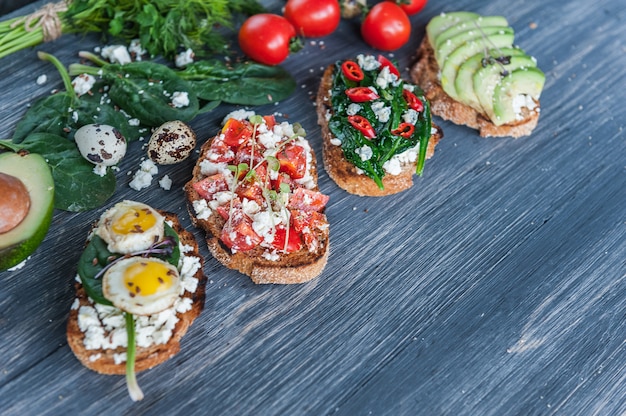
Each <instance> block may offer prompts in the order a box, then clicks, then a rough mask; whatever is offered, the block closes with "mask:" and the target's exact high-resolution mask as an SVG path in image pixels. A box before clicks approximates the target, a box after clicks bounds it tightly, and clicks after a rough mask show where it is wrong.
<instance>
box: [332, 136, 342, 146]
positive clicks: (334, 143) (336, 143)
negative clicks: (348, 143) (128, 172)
mask: <svg viewBox="0 0 626 416" xmlns="http://www.w3.org/2000/svg"><path fill="white" fill-rule="evenodd" d="M330 144H332V145H333V146H341V140H340V139H338V138H336V137H333V138H332V139H330Z"/></svg>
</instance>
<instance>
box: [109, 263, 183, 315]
mask: <svg viewBox="0 0 626 416" xmlns="http://www.w3.org/2000/svg"><path fill="white" fill-rule="evenodd" d="M102 294H103V295H104V297H105V298H106V299H108V300H110V301H111V303H113V305H114V306H115V307H117V308H119V309H121V310H123V311H125V312H128V313H132V314H134V315H152V314H155V313H159V312H162V311H164V310H165V309H167V308H169V307H171V306H172V305H174V302H176V299H178V296H179V294H180V276H179V274H178V270H177V269H176V267H174V266H173V265H172V264H170V263H168V262H166V261H163V260H160V259H157V258H155V257H128V258H126V259H123V260H120V261H118V262H117V263H115V264H114V265H112V266H111V267H110V268H109V269H108V270H107V271H106V272H105V273H104V276H103V277H102Z"/></svg>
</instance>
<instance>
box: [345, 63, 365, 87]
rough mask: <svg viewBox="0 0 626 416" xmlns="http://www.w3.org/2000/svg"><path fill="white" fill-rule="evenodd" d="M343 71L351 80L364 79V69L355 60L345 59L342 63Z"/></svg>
mask: <svg viewBox="0 0 626 416" xmlns="http://www.w3.org/2000/svg"><path fill="white" fill-rule="evenodd" d="M341 71H342V72H343V74H344V75H345V76H346V78H348V79H349V80H350V81H356V82H359V81H362V80H363V77H364V75H363V70H361V67H360V66H359V64H357V63H356V62H354V61H345V62H344V63H343V64H341Z"/></svg>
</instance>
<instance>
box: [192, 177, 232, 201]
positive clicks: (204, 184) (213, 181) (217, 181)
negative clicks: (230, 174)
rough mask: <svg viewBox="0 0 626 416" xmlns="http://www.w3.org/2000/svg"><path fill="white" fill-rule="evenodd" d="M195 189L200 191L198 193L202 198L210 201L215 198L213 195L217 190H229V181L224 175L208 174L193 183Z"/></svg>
mask: <svg viewBox="0 0 626 416" xmlns="http://www.w3.org/2000/svg"><path fill="white" fill-rule="evenodd" d="M193 189H194V190H195V191H196V192H197V193H198V195H200V197H201V198H203V199H206V200H207V201H209V200H211V199H213V195H215V194H216V193H217V192H222V191H227V190H228V182H226V179H225V178H224V175H222V174H221V173H216V174H215V175H211V176H207V177H206V178H204V179H202V180H200V181H198V182H195V183H194V184H193Z"/></svg>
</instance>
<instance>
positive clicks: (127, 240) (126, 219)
mask: <svg viewBox="0 0 626 416" xmlns="http://www.w3.org/2000/svg"><path fill="white" fill-rule="evenodd" d="M164 221H165V219H164V217H163V216H162V215H161V214H160V213H159V212H158V211H156V210H155V209H154V208H152V207H150V206H149V205H146V204H143V203H141V202H135V201H129V200H124V201H121V202H118V203H117V204H115V205H114V206H113V207H111V208H109V209H108V210H107V211H105V212H104V213H103V214H102V216H101V217H100V221H99V222H98V226H97V228H96V234H97V235H98V236H99V237H100V238H102V239H103V240H104V241H105V242H106V243H107V249H108V250H109V251H111V252H113V253H122V254H129V253H136V252H139V251H142V250H146V249H148V248H149V247H150V246H151V245H152V244H154V243H156V242H159V241H161V240H163V238H164V236H165V225H164Z"/></svg>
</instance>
